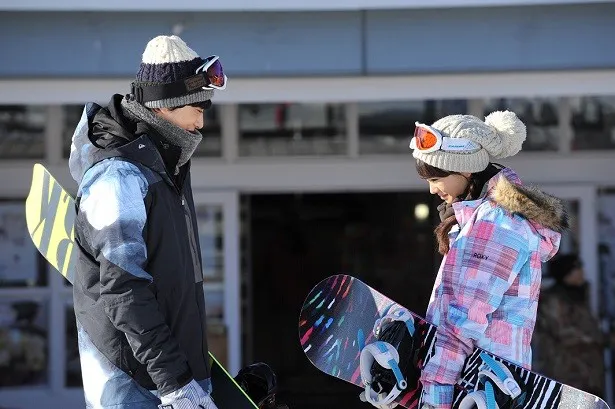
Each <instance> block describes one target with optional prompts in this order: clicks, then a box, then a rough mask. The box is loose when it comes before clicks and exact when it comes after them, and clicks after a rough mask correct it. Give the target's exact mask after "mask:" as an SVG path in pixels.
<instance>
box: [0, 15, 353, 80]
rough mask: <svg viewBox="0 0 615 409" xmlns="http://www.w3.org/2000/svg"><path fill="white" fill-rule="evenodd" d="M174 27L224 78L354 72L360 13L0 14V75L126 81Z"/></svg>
mask: <svg viewBox="0 0 615 409" xmlns="http://www.w3.org/2000/svg"><path fill="white" fill-rule="evenodd" d="M178 23H181V24H182V25H183V27H184V31H183V32H182V34H181V37H182V38H183V39H184V40H185V41H186V42H187V43H188V44H189V45H190V46H191V47H192V48H194V49H195V51H197V52H198V53H199V54H201V55H202V56H206V55H209V54H219V55H220V56H221V57H222V59H223V62H224V64H225V67H226V69H227V71H228V74H229V75H237V76H239V75H240V76H258V75H302V74H304V75H307V74H309V75H341V74H358V73H359V71H360V67H361V65H360V63H361V15H360V13H358V12H354V13H353V12H327V13H319V12H311V13H0V50H2V54H4V56H3V58H2V63H1V64H0V76H4V77H10V76H120V75H121V76H125V75H130V76H132V75H134V73H136V70H137V68H138V64H139V62H140V59H141V54H142V52H143V48H144V47H145V44H146V43H147V41H149V39H151V38H152V37H154V36H156V35H158V34H169V33H171V32H172V28H173V27H174V26H175V25H176V24H178ZM6 56H11V58H7V57H6Z"/></svg>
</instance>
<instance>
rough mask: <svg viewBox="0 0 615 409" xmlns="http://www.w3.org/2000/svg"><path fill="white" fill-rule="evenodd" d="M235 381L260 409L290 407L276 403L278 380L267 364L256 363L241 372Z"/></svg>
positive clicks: (284, 408)
mask: <svg viewBox="0 0 615 409" xmlns="http://www.w3.org/2000/svg"><path fill="white" fill-rule="evenodd" d="M235 381H236V382H237V383H238V384H239V386H240V387H241V388H242V389H243V390H244V391H245V392H246V393H247V394H248V396H249V397H250V399H252V400H253V401H254V402H256V405H257V406H258V408H259V409H288V406H286V405H283V404H278V403H276V396H275V394H276V392H277V386H278V380H277V376H276V374H275V372H274V371H273V369H271V367H270V366H269V365H267V364H266V363H264V362H256V363H254V364H251V365H248V366H246V367H245V368H243V369H241V370H240V371H239V373H238V374H237V376H236V377H235Z"/></svg>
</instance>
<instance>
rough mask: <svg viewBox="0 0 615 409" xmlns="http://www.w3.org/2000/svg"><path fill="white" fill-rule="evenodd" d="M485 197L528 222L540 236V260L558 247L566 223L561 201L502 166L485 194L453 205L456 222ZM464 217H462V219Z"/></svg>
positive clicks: (462, 221) (466, 216)
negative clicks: (460, 205) (523, 180)
mask: <svg viewBox="0 0 615 409" xmlns="http://www.w3.org/2000/svg"><path fill="white" fill-rule="evenodd" d="M485 200H490V201H493V202H495V203H497V204H498V205H499V206H500V207H502V208H503V209H505V210H507V211H509V212H511V213H514V214H518V215H520V216H522V217H523V218H525V219H526V220H527V221H528V222H529V223H530V225H531V227H532V230H533V232H534V233H535V234H536V235H537V236H538V237H539V238H540V240H541V245H540V250H539V251H540V255H541V259H542V261H543V262H545V261H547V260H549V259H550V258H552V257H553V256H554V255H555V253H557V250H558V249H559V243H560V239H561V233H562V232H563V231H564V230H566V229H567V228H568V227H569V221H568V213H567V211H566V208H565V206H564V202H563V201H562V200H561V199H559V198H557V197H555V196H552V195H550V194H548V193H545V192H543V191H541V190H540V189H538V188H537V187H535V186H526V185H522V184H521V180H520V179H519V177H518V176H517V174H516V173H515V172H514V171H513V170H512V169H509V168H504V169H502V171H500V172H499V173H498V174H497V175H495V176H494V177H493V178H491V179H490V180H489V182H488V188H487V192H486V197H484V198H482V199H479V200H475V201H470V202H460V203H459V204H464V206H463V207H464V208H463V209H459V211H457V210H458V209H456V212H455V213H456V215H457V217H458V220H459V222H460V224H462V225H463V224H464V222H465V221H467V219H468V217H469V216H470V211H471V213H473V210H475V208H476V207H478V206H479V205H480V204H481V203H483V202H484V201H485ZM463 219H465V220H463Z"/></svg>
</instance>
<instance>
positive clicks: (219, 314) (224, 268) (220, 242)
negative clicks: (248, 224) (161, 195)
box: [194, 191, 241, 375]
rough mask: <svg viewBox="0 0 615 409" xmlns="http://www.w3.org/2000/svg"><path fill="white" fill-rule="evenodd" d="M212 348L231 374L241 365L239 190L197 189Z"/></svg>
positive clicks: (197, 208)
mask: <svg viewBox="0 0 615 409" xmlns="http://www.w3.org/2000/svg"><path fill="white" fill-rule="evenodd" d="M194 202H195V208H196V217H197V223H198V228H199V241H200V246H201V256H202V258H203V286H204V290H205V307H206V310H207V324H208V341H209V349H210V351H211V352H212V353H213V354H214V355H215V356H216V358H217V359H219V360H220V362H221V363H222V365H224V366H225V367H226V369H227V370H228V371H229V372H230V373H231V374H233V375H234V374H236V373H237V372H238V371H239V369H240V365H241V314H240V302H241V298H240V280H239V209H238V193H237V192H208V191H195V192H194Z"/></svg>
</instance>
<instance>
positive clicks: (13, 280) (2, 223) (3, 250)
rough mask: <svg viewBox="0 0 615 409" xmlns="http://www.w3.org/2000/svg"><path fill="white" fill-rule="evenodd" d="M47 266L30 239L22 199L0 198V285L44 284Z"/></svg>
mask: <svg viewBox="0 0 615 409" xmlns="http://www.w3.org/2000/svg"><path fill="white" fill-rule="evenodd" d="M46 271H47V267H46V265H45V260H44V259H43V258H42V256H40V254H39V252H38V250H37V249H36V247H34V244H33V243H32V240H31V239H30V235H29V234H28V229H27V227H26V214H25V209H24V202H23V201H14V200H10V201H0V287H40V286H46V285H47V274H46Z"/></svg>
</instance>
